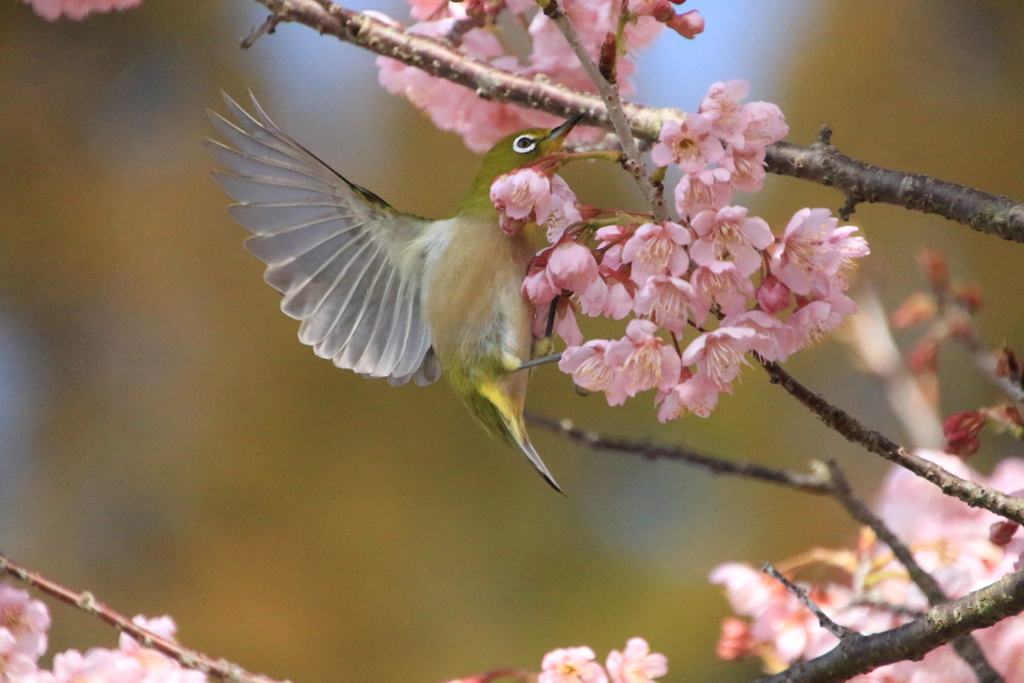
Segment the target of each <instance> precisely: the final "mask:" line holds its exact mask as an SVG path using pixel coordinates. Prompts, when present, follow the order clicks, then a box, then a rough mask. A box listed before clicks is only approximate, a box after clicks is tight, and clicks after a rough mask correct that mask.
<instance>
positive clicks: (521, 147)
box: [512, 135, 537, 154]
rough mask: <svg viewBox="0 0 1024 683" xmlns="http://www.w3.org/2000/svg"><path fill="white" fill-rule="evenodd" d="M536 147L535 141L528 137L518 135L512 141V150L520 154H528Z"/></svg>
mask: <svg viewBox="0 0 1024 683" xmlns="http://www.w3.org/2000/svg"><path fill="white" fill-rule="evenodd" d="M536 147H537V141H536V140H534V139H533V138H531V137H530V136H529V135H520V136H519V137H517V138H516V139H515V140H513V141H512V149H514V150H515V151H517V152H519V153H520V154H528V153H530V152H532V151H533V150H534V148H536Z"/></svg>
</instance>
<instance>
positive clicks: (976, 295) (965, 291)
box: [955, 285, 985, 313]
mask: <svg viewBox="0 0 1024 683" xmlns="http://www.w3.org/2000/svg"><path fill="white" fill-rule="evenodd" d="M955 296H956V298H957V299H958V300H959V301H960V303H962V304H963V305H964V306H965V307H966V308H967V310H968V311H969V312H971V313H975V312H976V311H977V310H978V309H979V308H981V306H982V304H983V303H985V299H984V297H982V295H981V287H979V286H978V285H967V286H965V287H961V288H959V290H958V291H957V292H956V295H955Z"/></svg>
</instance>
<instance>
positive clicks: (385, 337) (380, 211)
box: [207, 95, 441, 384]
mask: <svg viewBox="0 0 1024 683" xmlns="http://www.w3.org/2000/svg"><path fill="white" fill-rule="evenodd" d="M224 100H225V101H226V102H227V105H228V109H229V110H230V111H231V114H232V116H233V117H234V119H235V121H236V122H237V125H235V124H234V123H231V122H229V121H228V120H227V119H225V118H224V117H222V116H220V115H219V114H216V113H213V112H211V113H210V114H211V116H210V118H211V119H212V120H213V124H214V126H215V127H216V128H217V132H219V133H220V134H221V135H222V136H224V138H225V139H226V140H227V141H228V142H229V143H230V144H231V145H233V146H234V147H229V146H226V145H223V144H220V143H218V142H214V141H212V140H208V141H207V146H208V147H209V149H210V151H211V152H212V153H213V155H214V156H215V157H216V158H217V160H218V161H219V162H220V163H222V164H223V165H224V166H226V167H227V168H228V169H230V171H231V172H230V173H225V172H214V177H215V179H216V180H217V182H218V183H219V184H220V186H221V187H223V188H224V190H225V191H226V192H227V193H228V194H229V195H231V197H232V198H233V199H234V200H235V201H237V202H238V203H237V204H235V205H233V206H231V207H230V208H229V209H228V213H230V214H231V216H232V217H233V218H234V219H235V220H236V221H238V222H239V223H240V224H241V225H242V227H244V228H245V229H247V230H249V231H250V232H252V233H253V236H252V237H250V238H248V239H247V240H246V242H245V247H246V249H248V250H249V251H250V252H252V253H253V254H255V255H256V256H257V257H259V259H260V260H262V261H263V262H264V263H266V264H267V270H266V273H265V274H264V279H265V280H266V281H267V282H268V283H269V284H270V285H271V286H273V287H274V288H275V289H277V290H278V291H279V292H281V293H282V294H283V295H284V299H283V300H282V301H281V310H282V311H284V312H285V313H286V314H288V315H289V316H291V317H293V318H295V319H297V320H301V321H302V325H301V326H300V327H299V339H300V340H302V342H303V343H305V344H310V345H311V346H312V347H313V350H314V351H315V352H316V354H317V355H318V356H320V357H322V358H330V359H332V360H333V361H334V364H335V365H337V366H338V367H342V368H350V369H352V370H355V371H356V372H358V373H361V374H363V375H365V376H368V377H387V378H388V379H389V381H391V382H392V383H393V384H401V383H404V382H406V381H408V380H409V379H410V378H412V379H414V380H415V381H416V383H417V384H428V383H430V382H433V381H434V380H436V379H437V378H438V377H439V376H440V374H441V373H440V368H439V366H438V365H437V362H436V360H435V359H434V356H433V353H431V352H430V330H429V326H428V324H427V321H426V320H425V319H424V316H423V310H422V307H421V306H422V304H421V296H420V293H421V291H422V281H423V263H424V258H423V256H422V255H421V254H417V253H415V250H414V249H412V248H410V245H411V244H412V243H413V241H414V240H415V239H416V238H417V237H418V236H420V235H421V234H422V232H423V230H424V229H425V228H426V226H427V225H428V221H426V219H423V218H419V217H417V216H412V215H409V214H404V213H401V212H399V211H396V210H395V209H393V208H391V207H390V206H389V205H388V204H386V203H385V202H384V201H383V200H381V199H380V198H379V197H377V196H376V195H374V194H372V193H371V192H368V191H367V190H364V189H363V188H361V187H359V186H357V185H353V184H352V183H350V182H348V181H347V180H345V179H344V178H342V177H341V176H340V175H338V174H337V173H335V172H334V171H333V170H332V169H331V168H330V167H328V166H327V165H326V164H324V163H323V162H322V161H320V160H319V159H318V158H317V157H316V156H314V155H313V154H312V153H310V152H309V151H307V150H306V149H305V148H303V147H302V146H301V145H299V144H298V143H297V142H295V141H294V140H292V139H291V138H290V137H288V136H287V135H285V134H284V133H283V132H281V130H280V129H279V128H278V127H277V126H276V125H274V123H273V122H272V121H271V120H270V119H269V118H268V117H267V115H266V114H265V113H264V112H263V110H262V109H261V108H260V106H259V104H258V103H257V102H256V100H255V98H253V107H254V108H255V112H256V117H255V118H254V117H252V116H250V115H249V114H248V113H247V112H246V111H245V110H243V109H242V108H241V107H240V106H238V104H236V103H235V102H234V101H233V100H232V99H231V98H230V97H228V96H227V95H225V96H224Z"/></svg>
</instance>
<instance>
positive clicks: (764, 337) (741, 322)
mask: <svg viewBox="0 0 1024 683" xmlns="http://www.w3.org/2000/svg"><path fill="white" fill-rule="evenodd" d="M721 324H722V325H723V326H725V327H749V328H750V329H752V330H754V333H755V334H754V336H753V337H751V338H750V350H751V351H757V352H758V353H759V354H761V356H762V357H763V358H764V359H765V360H776V361H779V362H783V361H785V360H786V359H787V358H789V354H790V353H792V352H793V350H794V346H795V342H794V338H795V337H796V333H795V332H794V330H793V328H792V327H791V326H790V325H788V324H787V323H784V322H782V321H781V320H779V319H778V318H776V317H775V316H773V315H769V314H767V313H765V312H764V311H757V310H754V311H747V312H746V313H741V314H739V315H733V316H727V317H726V318H724V319H723V320H722V323H721Z"/></svg>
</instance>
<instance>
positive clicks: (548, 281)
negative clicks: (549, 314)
mask: <svg viewBox="0 0 1024 683" xmlns="http://www.w3.org/2000/svg"><path fill="white" fill-rule="evenodd" d="M553 251H554V247H549V248H547V249H545V250H544V251H542V252H540V254H538V255H537V256H536V257H534V259H533V261H532V262H531V263H530V267H529V270H528V271H527V274H526V279H524V280H523V295H524V296H525V297H526V298H527V299H529V300H530V301H531V302H532V303H533V304H535V305H536V306H539V307H541V306H546V305H547V304H549V303H551V301H552V300H553V299H554V298H555V297H556V296H558V295H559V293H561V291H562V288H561V287H559V286H558V285H556V284H555V282H554V280H553V279H552V277H551V271H550V270H548V267H547V265H548V259H549V258H550V257H551V252H553Z"/></svg>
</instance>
